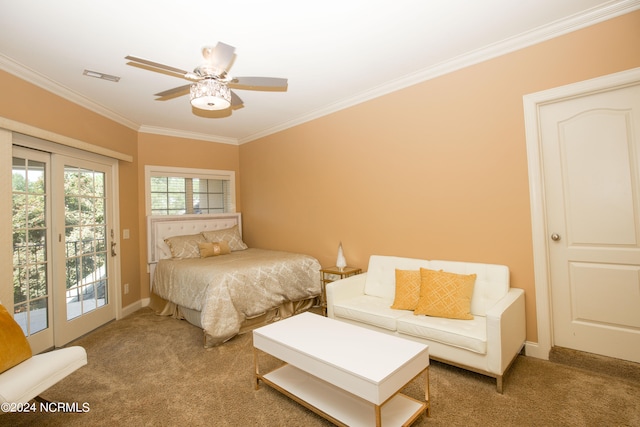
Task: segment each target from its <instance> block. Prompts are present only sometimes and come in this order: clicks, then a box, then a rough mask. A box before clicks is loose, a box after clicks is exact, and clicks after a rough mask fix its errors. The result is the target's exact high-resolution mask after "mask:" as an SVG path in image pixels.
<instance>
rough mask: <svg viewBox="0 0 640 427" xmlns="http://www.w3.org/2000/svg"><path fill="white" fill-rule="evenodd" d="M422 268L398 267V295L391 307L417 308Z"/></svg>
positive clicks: (397, 308)
mask: <svg viewBox="0 0 640 427" xmlns="http://www.w3.org/2000/svg"><path fill="white" fill-rule="evenodd" d="M420 282H421V280H420V270H398V269H396V295H395V297H394V299H393V305H392V306H391V308H394V309H396V310H415V309H416V306H417V305H418V300H419V299H420Z"/></svg>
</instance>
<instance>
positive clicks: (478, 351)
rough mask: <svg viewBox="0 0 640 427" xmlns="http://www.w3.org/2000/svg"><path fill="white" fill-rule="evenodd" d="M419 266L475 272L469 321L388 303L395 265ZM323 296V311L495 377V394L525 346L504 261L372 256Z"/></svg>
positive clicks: (518, 295)
mask: <svg viewBox="0 0 640 427" xmlns="http://www.w3.org/2000/svg"><path fill="white" fill-rule="evenodd" d="M421 267H422V268H428V269H431V270H443V271H446V272H451V273H457V274H473V273H475V274H476V275H477V277H476V282H475V285H474V288H473V296H472V299H471V314H472V315H473V320H458V319H448V318H440V317H430V316H424V315H415V314H414V313H413V311H409V310H394V309H392V308H390V307H391V305H392V304H393V300H394V295H395V270H396V269H400V270H418V269H420V268H421ZM326 295H327V316H329V317H331V318H334V319H338V320H342V321H345V322H349V323H353V324H356V325H360V326H364V327H367V328H370V329H374V330H378V331H381V332H386V333H389V334H395V335H399V336H403V337H406V338H409V339H412V340H415V341H419V342H423V343H425V344H427V345H428V346H429V355H430V357H431V358H432V359H434V360H437V361H441V362H444V363H448V364H451V365H455V366H458V367H461V368H465V369H468V370H471V371H474V372H478V373H481V374H484V375H488V376H490V377H493V378H495V379H496V387H497V390H498V392H500V393H502V377H503V375H504V373H505V371H506V370H507V369H508V367H509V366H510V364H511V363H512V362H513V360H514V359H515V357H516V356H517V355H518V354H519V353H520V351H521V350H522V348H523V347H524V341H525V307H524V291H523V290H522V289H517V288H511V287H510V286H509V269H508V267H506V266H503V265H494V264H478V263H468V262H456V261H433V260H431V261H429V260H421V259H413V258H400V257H391V256H380V255H372V256H371V258H370V259H369V266H368V269H367V272H366V273H363V274H359V275H356V276H351V277H349V278H346V279H342V280H337V281H335V282H332V283H328V284H327V287H326Z"/></svg>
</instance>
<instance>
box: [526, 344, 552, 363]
mask: <svg viewBox="0 0 640 427" xmlns="http://www.w3.org/2000/svg"><path fill="white" fill-rule="evenodd" d="M524 354H525V355H527V356H529V357H535V358H536V359H543V360H549V351H548V350H545V349H543V348H541V347H540V345H539V344H538V343H537V342H530V341H525V343H524Z"/></svg>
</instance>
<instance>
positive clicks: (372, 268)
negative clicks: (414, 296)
mask: <svg viewBox="0 0 640 427" xmlns="http://www.w3.org/2000/svg"><path fill="white" fill-rule="evenodd" d="M420 267H424V268H430V267H429V261H427V260H424V259H415V258H402V257H393V256H382V255H371V257H369V266H368V268H367V279H366V282H365V284H364V293H365V294H366V295H372V296H376V297H380V298H385V299H387V300H390V301H393V298H394V295H395V291H396V289H395V282H396V277H395V275H396V269H399V270H419V269H420ZM389 305H391V303H390V304H389Z"/></svg>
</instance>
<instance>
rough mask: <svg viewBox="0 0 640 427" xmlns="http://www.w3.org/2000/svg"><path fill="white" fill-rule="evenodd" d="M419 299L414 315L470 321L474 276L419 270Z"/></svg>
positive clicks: (471, 317)
mask: <svg viewBox="0 0 640 427" xmlns="http://www.w3.org/2000/svg"><path fill="white" fill-rule="evenodd" d="M420 277H421V286H420V299H419V300H418V306H417V307H416V309H415V310H414V312H413V313H414V314H425V315H427V316H434V317H446V318H449V319H464V320H471V319H473V316H472V315H471V297H472V296H473V286H474V285H475V283H476V275H475V274H468V275H466V274H455V273H448V272H446V271H434V270H429V269H426V268H421V269H420Z"/></svg>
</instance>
